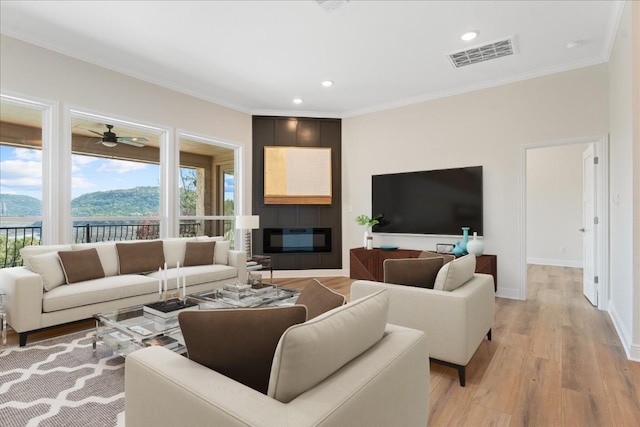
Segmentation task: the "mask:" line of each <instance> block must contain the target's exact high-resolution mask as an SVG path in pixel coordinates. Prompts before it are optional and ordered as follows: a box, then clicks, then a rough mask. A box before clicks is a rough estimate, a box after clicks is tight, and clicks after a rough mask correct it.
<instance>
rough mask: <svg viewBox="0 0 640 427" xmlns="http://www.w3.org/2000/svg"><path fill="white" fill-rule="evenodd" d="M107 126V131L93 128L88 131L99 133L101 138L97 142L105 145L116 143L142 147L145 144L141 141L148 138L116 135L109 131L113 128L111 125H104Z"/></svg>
mask: <svg viewBox="0 0 640 427" xmlns="http://www.w3.org/2000/svg"><path fill="white" fill-rule="evenodd" d="M105 126H106V127H107V131H106V132H103V133H100V132H96V131H95V130H90V129H89V132H91V133H95V134H96V135H99V136H100V137H101V138H102V139H101V140H100V141H98V142H97V143H98V144H102V145H104V146H105V147H110V148H111V147H115V146H116V145H118V143H121V144H127V145H132V146H134V147H144V146H145V144H143V142H147V141H148V139H147V138H144V137H142V136H137V137H136V136H118V135H116V134H115V133H114V132H111V129H113V125H105Z"/></svg>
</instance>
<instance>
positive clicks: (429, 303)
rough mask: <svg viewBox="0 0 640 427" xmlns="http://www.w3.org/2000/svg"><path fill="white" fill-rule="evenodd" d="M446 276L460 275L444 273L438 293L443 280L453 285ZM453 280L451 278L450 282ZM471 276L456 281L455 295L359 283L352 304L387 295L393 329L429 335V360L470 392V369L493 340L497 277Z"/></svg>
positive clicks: (439, 274)
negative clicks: (467, 372)
mask: <svg viewBox="0 0 640 427" xmlns="http://www.w3.org/2000/svg"><path fill="white" fill-rule="evenodd" d="M465 258H466V257H465ZM460 260H462V259H460ZM463 262H466V261H463ZM454 263H456V261H454V262H452V263H448V264H445V267H443V269H445V268H447V269H450V268H449V267H447V265H454ZM473 267H475V258H474V260H473ZM453 268H454V269H455V268H456V267H455V265H454V267H453ZM471 271H472V272H473V269H471ZM445 273H454V272H449V271H446V272H443V273H442V274H441V273H438V278H437V279H436V287H438V286H437V285H438V280H439V279H440V280H441V281H443V280H447V278H446V277H445V278H443V277H441V276H444V275H446V274H445ZM453 275H455V274H453ZM451 276H452V274H449V278H448V279H449V280H451V279H452V277H451ZM469 276H470V278H469V279H467V280H465V278H464V277H462V276H460V277H457V278H455V279H456V280H458V281H463V283H462V284H461V285H459V286H458V287H455V286H453V287H455V289H453V290H451V291H448V290H436V289H428V288H422V287H415V286H405V285H396V284H390V283H381V282H373V281H366V280H357V281H355V282H353V283H352V285H351V298H352V299H357V298H361V297H363V296H365V295H368V294H371V293H374V292H378V291H380V290H381V289H387V290H388V295H389V318H388V321H389V323H393V324H396V325H401V326H405V327H408V328H413V329H419V330H422V331H424V332H425V335H426V337H427V342H428V343H429V358H430V359H431V360H432V361H434V362H437V363H441V364H444V365H447V366H451V367H454V368H456V369H457V370H458V376H459V379H460V385H461V386H463V387H464V385H465V381H466V378H465V368H466V365H467V364H468V363H469V361H470V360H471V357H472V356H473V355H474V353H475V352H476V350H477V349H478V347H479V346H480V343H481V342H482V340H483V339H484V337H485V336H486V337H487V338H488V339H489V340H491V326H492V324H493V318H494V312H495V295H494V288H493V277H492V276H491V275H488V274H480V273H470V275H469ZM448 284H450V282H448Z"/></svg>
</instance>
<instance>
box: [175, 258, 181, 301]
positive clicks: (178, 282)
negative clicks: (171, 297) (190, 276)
mask: <svg viewBox="0 0 640 427" xmlns="http://www.w3.org/2000/svg"><path fill="white" fill-rule="evenodd" d="M176 269H177V271H176V273H177V274H176V292H177V293H178V297H180V261H178V262H177V263H176Z"/></svg>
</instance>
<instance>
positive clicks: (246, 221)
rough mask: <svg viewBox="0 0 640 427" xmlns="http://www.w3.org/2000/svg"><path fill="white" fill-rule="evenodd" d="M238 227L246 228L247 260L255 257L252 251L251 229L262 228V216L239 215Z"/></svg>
mask: <svg viewBox="0 0 640 427" xmlns="http://www.w3.org/2000/svg"><path fill="white" fill-rule="evenodd" d="M236 228H237V229H238V230H244V231H245V234H244V250H245V251H246V252H247V261H249V260H250V259H251V258H252V257H253V252H252V251H251V230H253V229H256V228H260V217H259V216H258V215H239V216H237V217H236Z"/></svg>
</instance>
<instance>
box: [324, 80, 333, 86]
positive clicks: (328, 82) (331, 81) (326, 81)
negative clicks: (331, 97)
mask: <svg viewBox="0 0 640 427" xmlns="http://www.w3.org/2000/svg"><path fill="white" fill-rule="evenodd" d="M322 86H324V87H331V86H333V80H325V81H323V82H322Z"/></svg>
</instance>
